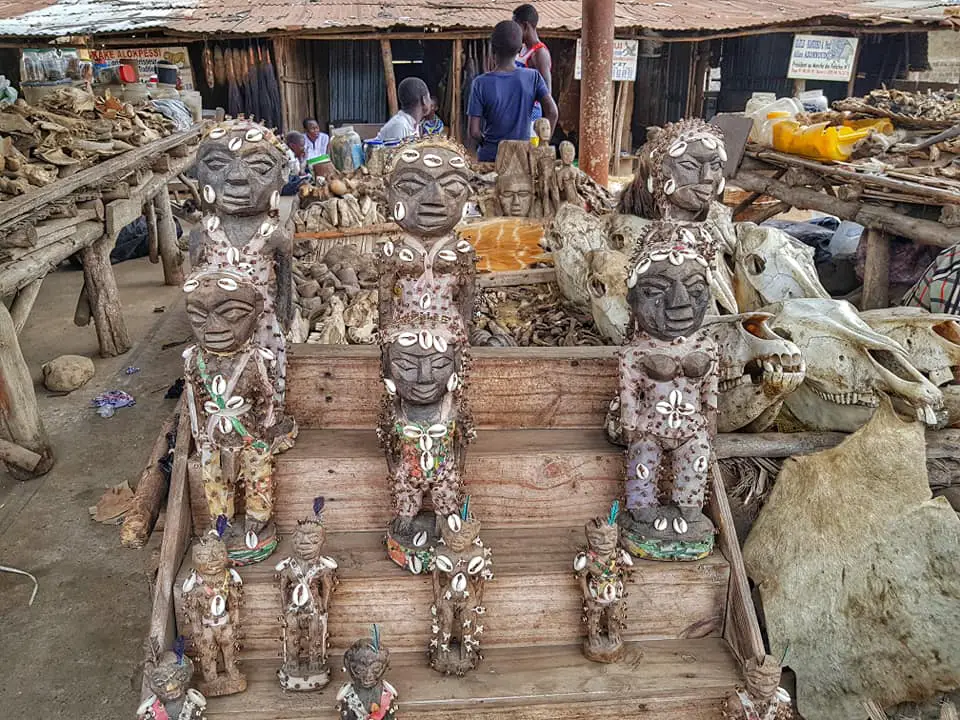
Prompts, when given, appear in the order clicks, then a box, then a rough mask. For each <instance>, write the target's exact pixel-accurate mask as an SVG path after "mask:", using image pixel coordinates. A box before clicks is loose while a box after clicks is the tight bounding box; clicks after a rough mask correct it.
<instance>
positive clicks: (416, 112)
mask: <svg viewBox="0 0 960 720" xmlns="http://www.w3.org/2000/svg"><path fill="white" fill-rule="evenodd" d="M397 100H398V101H399V103H400V112H398V113H397V114H396V115H394V116H393V117H392V118H390V119H389V120H388V121H387V123H386V124H385V125H384V126H383V127H382V128H380V132H379V133H377V140H380V141H381V142H384V143H398V142H403V141H404V140H409V139H410V138H415V137H420V121H421V120H423V119H424V118H425V117H426V116H427V115H428V114H429V112H430V108H431V102H430V89H429V88H428V87H427V84H426V83H425V82H424V81H423V80H421V79H420V78H418V77H408V78H406V79H405V80H403V82H401V83H400V85H398V86H397Z"/></svg>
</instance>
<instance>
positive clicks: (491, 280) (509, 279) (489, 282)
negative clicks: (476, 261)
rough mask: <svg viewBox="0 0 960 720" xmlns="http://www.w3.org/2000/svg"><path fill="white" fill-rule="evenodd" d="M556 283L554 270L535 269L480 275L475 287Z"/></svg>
mask: <svg viewBox="0 0 960 720" xmlns="http://www.w3.org/2000/svg"><path fill="white" fill-rule="evenodd" d="M556 281H557V271H556V270H555V269H554V268H536V269H534V270H503V271H500V272H492V273H480V274H479V275H477V287H479V288H496V287H514V286H516V285H540V284H543V283H552V282H556Z"/></svg>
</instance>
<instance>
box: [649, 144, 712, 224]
mask: <svg viewBox="0 0 960 720" xmlns="http://www.w3.org/2000/svg"><path fill="white" fill-rule="evenodd" d="M671 179H672V180H673V182H674V183H675V187H676V189H675V190H674V191H673V192H672V193H667V195H668V198H669V200H670V202H671V203H672V204H673V205H674V206H675V207H676V209H678V210H679V212H677V213H676V217H675V219H678V220H695V219H700V218H702V217H706V214H707V212H708V211H709V210H710V203H711V202H712V201H713V200H715V199H716V197H717V193H718V191H719V187H720V181H721V180H722V179H723V160H722V159H721V158H720V153H719V151H718V149H717V147H714V148H710V147H707V145H705V144H704V143H702V142H690V143H687V147H686V150H685V151H684V152H683V154H681V155H679V156H677V157H672V156H671V155H670V154H669V152H667V153H665V154H664V158H663V180H664V182H665V183H669V182H670V180H671ZM664 192H666V188H665V189H664Z"/></svg>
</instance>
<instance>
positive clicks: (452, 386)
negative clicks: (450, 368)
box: [447, 373, 460, 392]
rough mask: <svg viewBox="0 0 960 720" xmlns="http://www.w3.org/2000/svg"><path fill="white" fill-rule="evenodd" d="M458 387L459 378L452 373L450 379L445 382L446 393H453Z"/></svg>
mask: <svg viewBox="0 0 960 720" xmlns="http://www.w3.org/2000/svg"><path fill="white" fill-rule="evenodd" d="M459 386H460V378H459V377H457V374H456V373H454V374H453V375H451V376H450V379H449V380H447V391H448V392H453V391H454V390H456V389H457V388H458V387H459Z"/></svg>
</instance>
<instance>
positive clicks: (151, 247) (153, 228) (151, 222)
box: [143, 198, 200, 265]
mask: <svg viewBox="0 0 960 720" xmlns="http://www.w3.org/2000/svg"><path fill="white" fill-rule="evenodd" d="M198 207H200V206H199V205H198ZM143 215H144V217H146V219H147V248H148V251H147V252H148V253H149V255H150V262H152V263H153V264H154V265H156V264H157V263H158V262H160V244H159V242H160V241H159V238H158V237H157V208H156V206H155V205H154V204H153V198H150V199H149V200H147V202H145V203H144V204H143Z"/></svg>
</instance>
